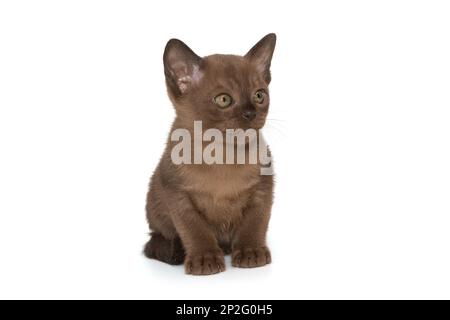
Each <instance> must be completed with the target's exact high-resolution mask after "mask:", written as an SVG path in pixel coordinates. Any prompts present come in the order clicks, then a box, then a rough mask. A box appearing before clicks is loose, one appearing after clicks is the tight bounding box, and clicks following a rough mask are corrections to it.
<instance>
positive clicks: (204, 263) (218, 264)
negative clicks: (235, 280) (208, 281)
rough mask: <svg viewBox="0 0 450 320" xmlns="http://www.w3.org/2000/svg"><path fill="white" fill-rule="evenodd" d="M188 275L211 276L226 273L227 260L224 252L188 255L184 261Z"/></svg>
mask: <svg viewBox="0 0 450 320" xmlns="http://www.w3.org/2000/svg"><path fill="white" fill-rule="evenodd" d="M184 269H185V271H186V274H192V275H210V274H215V273H219V272H223V271H225V258H224V256H223V252H222V251H214V252H204V253H201V254H188V255H187V256H186V259H185V261H184Z"/></svg>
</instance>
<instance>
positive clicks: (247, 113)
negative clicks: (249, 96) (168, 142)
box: [242, 110, 256, 121]
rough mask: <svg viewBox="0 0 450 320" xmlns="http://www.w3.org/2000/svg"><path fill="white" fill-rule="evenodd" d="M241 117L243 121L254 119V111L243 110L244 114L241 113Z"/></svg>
mask: <svg viewBox="0 0 450 320" xmlns="http://www.w3.org/2000/svg"><path fill="white" fill-rule="evenodd" d="M242 117H243V118H244V119H245V120H248V121H251V120H253V119H255V117H256V111H255V110H245V111H244V112H242Z"/></svg>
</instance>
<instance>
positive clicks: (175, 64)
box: [163, 39, 202, 96]
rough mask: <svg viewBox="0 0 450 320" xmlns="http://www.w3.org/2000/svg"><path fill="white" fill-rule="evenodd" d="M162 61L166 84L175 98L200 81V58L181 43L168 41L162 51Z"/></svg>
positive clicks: (175, 40)
mask: <svg viewBox="0 0 450 320" xmlns="http://www.w3.org/2000/svg"><path fill="white" fill-rule="evenodd" d="M163 60H164V73H165V75H166V82H167V85H168V86H169V88H170V89H171V90H172V92H173V94H174V95H175V96H181V95H182V94H184V93H185V92H186V91H187V90H188V89H189V88H190V87H191V86H192V85H193V84H194V83H195V82H196V81H198V80H200V77H201V72H200V64H201V61H202V58H200V57H199V56H198V55H196V54H195V53H194V51H192V50H191V49H190V48H189V47H188V46H187V45H186V44H185V43H184V42H183V41H180V40H178V39H171V40H169V42H167V45H166V49H165V50H164V57H163Z"/></svg>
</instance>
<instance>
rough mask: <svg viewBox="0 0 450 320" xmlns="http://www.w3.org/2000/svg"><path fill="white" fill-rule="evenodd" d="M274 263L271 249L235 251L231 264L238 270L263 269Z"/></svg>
mask: <svg viewBox="0 0 450 320" xmlns="http://www.w3.org/2000/svg"><path fill="white" fill-rule="evenodd" d="M271 262H272V257H271V255H270V251H269V248H267V247H260V248H245V249H237V250H236V249H235V250H233V253H232V258H231V264H232V265H233V267H237V268H256V267H262V266H264V265H266V264H269V263H271Z"/></svg>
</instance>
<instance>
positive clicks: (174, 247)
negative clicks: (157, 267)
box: [144, 232, 186, 265]
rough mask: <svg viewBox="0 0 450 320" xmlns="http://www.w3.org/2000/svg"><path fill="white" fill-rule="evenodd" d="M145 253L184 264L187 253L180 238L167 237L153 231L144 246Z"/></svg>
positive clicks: (164, 260) (162, 259) (152, 257)
mask: <svg viewBox="0 0 450 320" xmlns="http://www.w3.org/2000/svg"><path fill="white" fill-rule="evenodd" d="M144 255H145V256H146V257H147V258H149V259H156V260H159V261H162V262H165V263H168V264H172V265H178V264H183V262H184V257H185V255H186V253H185V251H184V248H183V245H182V243H181V240H180V238H178V237H177V238H175V239H167V238H165V237H164V236H163V235H162V234H160V233H156V232H152V233H151V238H150V240H149V241H148V242H147V244H146V245H145V247H144Z"/></svg>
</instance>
